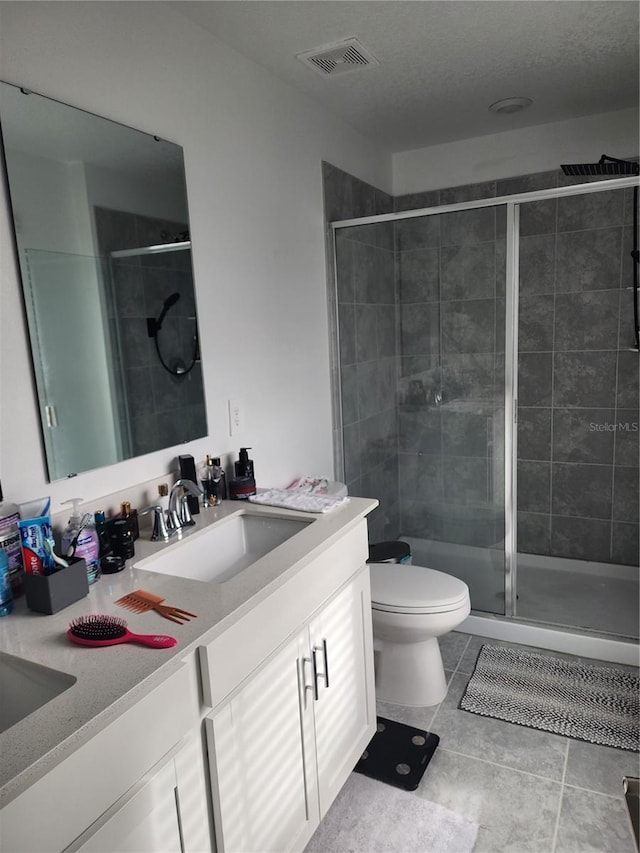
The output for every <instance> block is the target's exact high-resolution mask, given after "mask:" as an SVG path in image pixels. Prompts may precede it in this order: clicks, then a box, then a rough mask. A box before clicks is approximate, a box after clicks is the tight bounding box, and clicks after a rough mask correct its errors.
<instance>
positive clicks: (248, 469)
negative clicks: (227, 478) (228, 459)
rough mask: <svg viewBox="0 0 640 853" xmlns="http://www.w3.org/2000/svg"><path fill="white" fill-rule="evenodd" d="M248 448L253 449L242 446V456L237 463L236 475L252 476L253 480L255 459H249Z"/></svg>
mask: <svg viewBox="0 0 640 853" xmlns="http://www.w3.org/2000/svg"><path fill="white" fill-rule="evenodd" d="M248 450H251V448H250V447H241V448H240V456H239V458H238V461H237V462H236V463H235V471H236V477H250V478H251V479H252V480H253V479H255V478H254V474H253V459H249V454H248V452H247V451H248Z"/></svg>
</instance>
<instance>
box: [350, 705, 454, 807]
mask: <svg viewBox="0 0 640 853" xmlns="http://www.w3.org/2000/svg"><path fill="white" fill-rule="evenodd" d="M377 719H378V731H377V732H376V733H375V734H374V736H373V737H372V738H371V740H370V741H369V745H368V746H367V748H366V749H365V751H364V752H363V753H362V757H361V758H360V761H358V763H357V764H356V766H355V767H354V768H353V769H354V770H355V771H356V773H362V774H363V775H364V776H369V777H370V778H371V779H377V780H378V781H379V782H386V783H387V785H394V786H395V787H396V788H402V789H403V790H405V791H415V789H416V788H417V787H418V785H419V784H420V780H421V779H422V777H423V775H424V771H425V770H426V769H427V765H428V764H429V762H430V761H431V759H432V757H433V753H434V752H435V751H436V747H437V746H438V744H439V743H440V738H439V737H438V735H434V734H432V733H431V732H425V731H424V730H423V729H414V728H413V727H412V726H406V725H405V724H404V723H396V722H395V721H394V720H385V719H384V717H378V718H377Z"/></svg>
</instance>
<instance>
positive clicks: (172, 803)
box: [72, 759, 183, 853]
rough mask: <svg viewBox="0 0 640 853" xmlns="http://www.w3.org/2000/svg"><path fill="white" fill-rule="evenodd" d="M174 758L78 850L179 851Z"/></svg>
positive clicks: (91, 852)
mask: <svg viewBox="0 0 640 853" xmlns="http://www.w3.org/2000/svg"><path fill="white" fill-rule="evenodd" d="M176 792H177V781H176V771H175V765H174V762H173V759H171V760H170V761H169V762H167V764H165V765H164V767H163V768H162V769H161V770H159V771H158V772H157V773H156V774H155V775H154V776H152V778H151V779H150V780H149V781H148V782H146V784H144V785H143V786H142V788H141V789H140V790H139V791H138V792H137V793H136V794H135V795H134V796H133V797H131V799H130V800H128V801H127V802H126V804H125V805H123V806H122V807H121V808H119V809H118V810H117V811H116V812H115V813H114V814H113V815H112V816H111V817H110V818H109V819H108V820H107V821H106V822H105V823H103V824H102V826H101V827H100V829H98V830H97V831H96V832H94V833H93V834H92V835H91V837H90V838H89V839H88V840H87V841H85V842H84V844H82V845H81V846H80V847H75V846H73V847H72V849H74V850H77V851H78V853H182V850H183V848H182V840H181V833H180V821H179V818H178V804H177V799H176Z"/></svg>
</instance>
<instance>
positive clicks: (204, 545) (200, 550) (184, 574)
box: [135, 513, 313, 583]
mask: <svg viewBox="0 0 640 853" xmlns="http://www.w3.org/2000/svg"><path fill="white" fill-rule="evenodd" d="M311 523H313V519H309V521H301V520H300V519H297V518H276V517H272V516H259V515H250V514H248V513H239V514H237V515H231V516H229V517H228V518H224V519H221V520H220V521H218V522H216V523H215V524H213V525H212V526H211V527H208V528H206V529H204V530H199V531H197V532H195V533H192V534H191V535H188V536H187V537H186V538H184V539H182V540H180V541H179V542H176V543H175V544H172V545H169V546H168V547H167V548H165V550H163V551H162V552H161V553H159V554H156V555H154V556H152V557H147V558H145V559H144V560H140V562H139V563H136V564H135V568H136V569H143V570H145V571H149V572H160V574H164V575H173V576H176V577H181V578H190V579H191V580H198V581H216V582H217V583H224V582H225V581H228V580H229V579H230V578H232V577H234V576H235V575H237V574H239V573H240V572H242V571H243V570H244V569H246V568H248V567H249V566H251V565H252V564H253V563H255V562H256V560H259V559H260V558H261V557H264V556H265V554H268V553H269V552H270V551H273V549H274V548H277V547H278V545H281V544H282V543H283V542H286V541H287V539H290V538H291V537H292V536H295V535H296V533H299V532H300V531H301V530H303V529H304V528H305V527H306V526H307V525H308V524H311Z"/></svg>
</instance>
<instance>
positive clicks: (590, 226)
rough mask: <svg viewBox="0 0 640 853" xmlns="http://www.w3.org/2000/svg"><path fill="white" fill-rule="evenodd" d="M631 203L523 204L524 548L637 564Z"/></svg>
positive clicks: (571, 200) (604, 199) (618, 198)
mask: <svg viewBox="0 0 640 853" xmlns="http://www.w3.org/2000/svg"><path fill="white" fill-rule="evenodd" d="M543 177H544V185H547V186H556V185H557V184H564V183H568V180H567V179H566V178H564V177H563V176H562V175H557V174H556V173H552V174H549V175H547V176H543ZM510 183H511V187H510V191H515V192H517V191H519V190H524V189H526V188H527V187H525V186H524V185H523V184H520V185H518V184H517V183H515V185H514V182H510ZM631 202H632V194H631V191H622V190H617V191H605V192H601V193H598V194H597V195H595V196H591V197H589V196H573V197H568V198H562V199H557V200H553V201H545V202H544V207H541V204H542V203H536V204H535V205H534V204H528V205H525V206H523V207H522V208H521V226H522V237H521V254H520V316H519V327H520V337H519V350H520V363H519V404H520V405H519V412H518V418H519V429H518V544H519V550H520V551H524V552H529V553H534V554H546V555H551V556H558V557H569V558H576V559H587V560H594V561H601V562H608V563H619V564H624V565H629V566H637V565H638V563H639V562H640V559H639V553H638V540H639V535H640V533H639V527H638V518H639V507H638V446H639V441H640V438H639V436H640V432H639V429H640V426H639V425H640V417H639V412H638V387H639V375H638V355H637V354H636V353H632V352H629V351H628V347H629V346H631V344H632V343H633V323H632V301H631V292H630V291H629V290H627V289H626V288H627V287H629V286H630V285H631V283H632V270H631V268H630V265H629V263H628V262H627V258H628V257H629V256H630V251H631V247H632V238H633V235H632V230H631V222H632V203H631Z"/></svg>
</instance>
